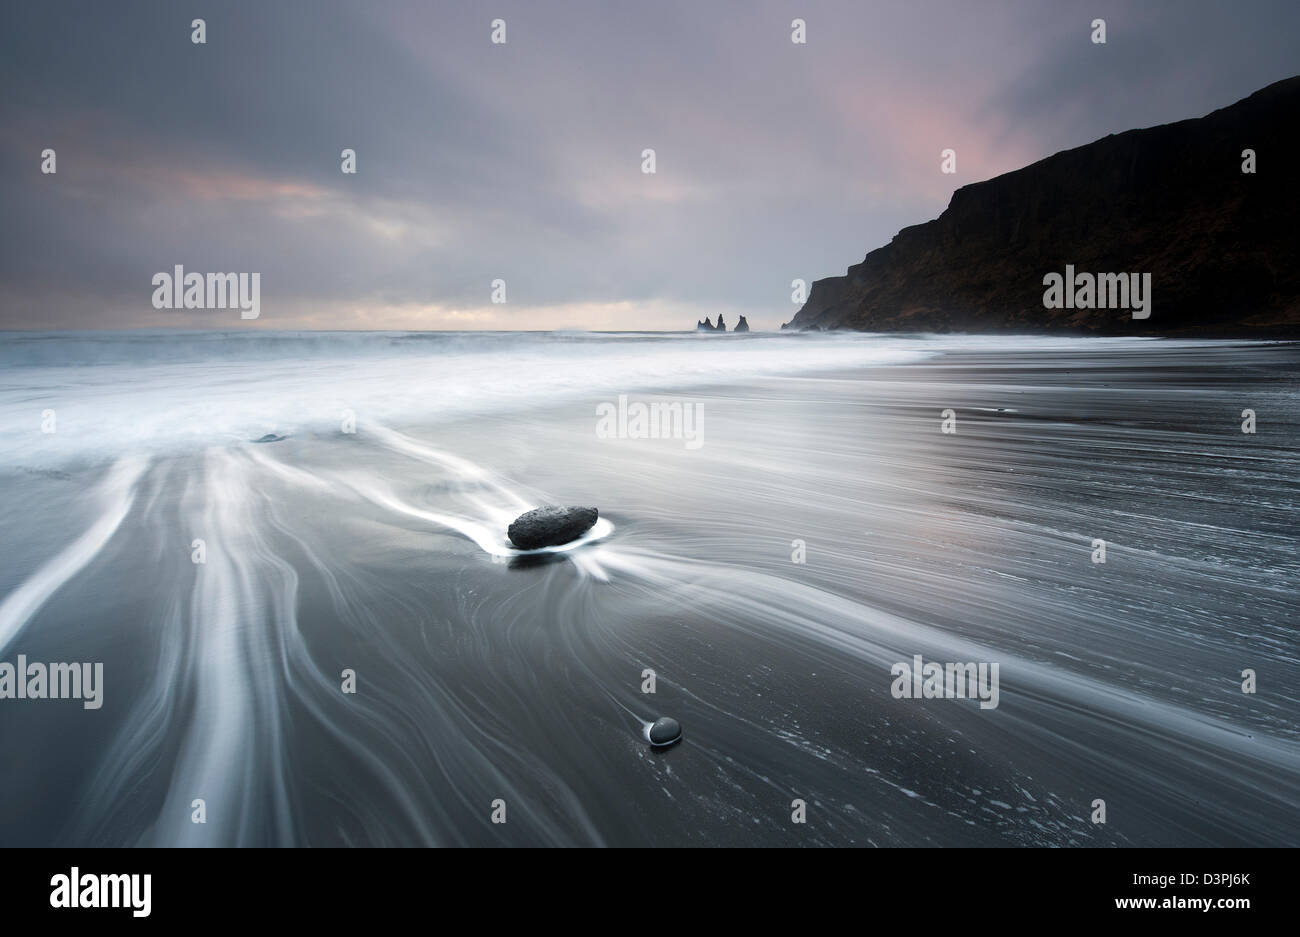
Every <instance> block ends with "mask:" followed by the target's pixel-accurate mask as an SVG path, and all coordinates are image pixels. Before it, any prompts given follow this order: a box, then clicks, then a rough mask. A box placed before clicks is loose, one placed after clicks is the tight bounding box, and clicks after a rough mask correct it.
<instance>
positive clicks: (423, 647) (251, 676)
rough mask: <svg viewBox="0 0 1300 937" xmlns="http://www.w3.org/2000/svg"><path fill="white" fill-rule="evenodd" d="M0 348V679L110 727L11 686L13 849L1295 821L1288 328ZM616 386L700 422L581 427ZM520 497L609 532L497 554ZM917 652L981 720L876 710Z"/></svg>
mask: <svg viewBox="0 0 1300 937" xmlns="http://www.w3.org/2000/svg"><path fill="white" fill-rule="evenodd" d="M0 365H2V366H3V372H2V373H3V377H2V378H0V478H2V479H3V486H4V489H3V490H4V493H5V497H4V498H3V499H0V527H2V529H3V531H4V541H3V542H4V563H3V565H2V567H0V646H2V647H3V649H2V650H0V662H4V661H7V662H11V663H12V662H16V661H17V659H18V655H20V654H21V655H24V656H25V657H26V659H27V660H29V661H43V662H99V663H102V664H103V674H104V676H103V698H102V706H101V707H100V708H98V709H86V708H85V707H84V706H83V705H82V703H81V702H79V701H76V700H66V699H65V700H33V699H21V700H20V699H0V737H3V738H4V739H5V742H6V744H5V746H4V747H3V750H2V751H0V843H2V844H4V845H183V846H209V845H363V844H364V845H425V844H427V845H512V844H513V845H791V846H802V845H879V846H892V845H935V846H943V845H951V846H960V845H1098V846H1115V845H1118V846H1133V845H1143V846H1146V845H1297V844H1300V819H1298V817H1300V811H1298V809H1297V808H1300V726H1298V725H1297V714H1300V690H1297V687H1300V641H1298V640H1297V628H1296V623H1295V608H1296V603H1295V598H1294V582H1295V577H1296V573H1297V571H1298V569H1300V559H1298V558H1297V556H1298V555H1297V550H1296V546H1297V537H1296V531H1297V530H1300V523H1297V521H1298V520H1300V517H1298V515H1300V508H1298V507H1297V505H1298V503H1300V497H1298V496H1300V475H1298V473H1297V470H1296V464H1297V463H1296V457H1297V452H1298V450H1300V406H1297V405H1298V404H1300V371H1298V369H1297V365H1300V346H1297V345H1296V344H1290V343H1230V342H1193V341H1169V340H1153V339H1073V338H1070V339H1064V338H1030V337H1009V336H1002V337H968V336H878V335H854V336H840V335H779V334H770V333H768V334H764V333H751V334H750V335H747V336H746V335H741V336H734V335H725V336H713V335H696V334H693V333H690V334H687V333H683V334H670V335H663V334H633V333H620V334H586V333H573V334H558V333H493V334H484V333H461V334H457V333H401V334H399V333H266V332H243V333H96V334H88V333H62V334H53V333H40V334H38V333H7V334H5V335H4V336H3V337H2V338H0ZM620 396H621V397H623V398H625V399H624V404H625V405H627V404H631V405H636V404H639V403H650V402H659V403H675V404H680V405H681V407H682V408H691V410H690V412H692V413H693V414H696V415H697V416H698V422H697V423H696V424H695V426H694V428H695V429H696V430H697V431H698V435H697V436H696V438H695V440H694V441H692V440H690V439H686V438H676V437H673V436H672V435H671V434H670V435H669V436H668V438H632V437H631V436H629V435H621V436H620V435H618V434H615V435H614V436H613V437H611V436H610V434H608V433H602V432H601V431H600V420H599V417H598V413H599V412H600V409H601V408H602V407H606V408H607V407H609V406H611V405H613V406H617V405H618V403H619V399H620ZM1245 409H1251V410H1253V411H1254V412H1255V414H1256V420H1257V426H1256V432H1255V433H1253V434H1246V433H1243V432H1242V431H1241V425H1242V419H1243V418H1242V411H1243V410H1245ZM945 410H951V411H952V414H953V416H954V418H955V420H956V423H955V429H956V432H954V433H944V432H942V431H941V427H942V423H943V412H944V411H945ZM353 429H354V430H355V431H351V430H353ZM43 430H53V431H52V432H50V431H43ZM266 434H273V435H275V436H280V437H284V438H282V439H279V440H278V441H274V442H268V443H257V442H254V441H253V440H256V439H259V438H261V437H262V436H264V435H266ZM547 503H563V504H589V505H595V506H597V507H599V508H600V511H601V517H602V520H601V524H600V525H599V526H598V527H597V528H596V529H595V530H593V531H592V533H591V534H590V535H588V536H587V537H586V538H584V540H583V541H582V542H581V543H579V544H577V545H575V546H573V547H572V548H570V549H566V550H564V551H555V552H553V553H543V554H523V555H521V554H520V553H519V551H515V550H513V549H512V548H511V546H510V544H509V543H508V542H507V541H506V539H505V536H504V531H505V527H506V526H507V525H508V523H509V522H510V520H512V519H513V518H514V517H515V516H516V515H517V514H519V513H520V512H522V511H523V510H525V509H527V508H529V507H532V506H535V505H538V504H547ZM1097 539H1101V540H1104V541H1105V542H1106V561H1105V562H1104V563H1096V562H1093V558H1094V555H1095V550H1096V548H1095V545H1094V541H1095V540H1097ZM196 541H202V548H201V549H202V553H203V556H202V559H203V562H195V561H194V560H195V556H196V553H195V551H196V549H197V548H196ZM918 654H919V655H922V657H923V659H924V660H925V661H938V662H984V663H996V664H997V665H998V668H999V670H998V673H999V692H998V700H997V706H996V707H992V708H982V707H981V706H980V705H979V702H978V701H977V700H973V699H906V698H896V697H895V695H894V694H893V693H892V692H891V687H892V686H893V684H894V683H895V678H894V676H893V674H892V672H891V668H893V667H894V666H895V665H896V664H899V663H904V662H906V663H909V664H910V663H911V662H912V661H913V659H914V656H915V655H918ZM1247 670H1249V671H1253V673H1254V674H1255V680H1256V686H1255V692H1253V693H1245V692H1243V690H1242V683H1243V679H1244V678H1243V671H1247ZM647 671H652V672H653V681H654V690H655V692H653V693H648V692H644V691H645V689H646V688H647V680H648V679H649V677H650V675H649V674H647ZM345 672H346V673H351V674H353V675H354V680H355V689H356V692H354V693H351V692H344V684H345V682H349V681H348V678H347V676H346V673H345ZM661 715H668V716H672V717H674V718H676V719H678V720H679V721H680V722H681V723H682V726H683V730H684V738H683V740H682V742H681V743H680V744H678V745H677V746H675V747H673V748H670V749H667V750H663V751H659V750H653V749H651V748H650V747H649V746H648V745H647V743H646V740H645V737H644V732H645V728H646V726H647V724H648V723H649V722H650V721H652V720H653V719H655V718H656V717H658V716H661ZM198 801H201V802H202V806H201V809H202V811H203V819H204V820H205V822H202V823H196V822H194V818H195V813H196V810H198V809H200V808H199V807H198V806H196V802H198ZM1097 801H1104V803H1105V810H1106V822H1105V823H1096V822H1093V818H1094V814H1095V813H1096V810H1097V807H1096V802H1097ZM800 804H802V805H803V806H802V808H800V807H799V805H800ZM799 809H802V811H803V814H804V817H805V818H806V822H802V823H799V822H793V821H792V813H795V812H796V811H797V810H799ZM494 819H495V820H498V821H500V820H504V822H494Z"/></svg>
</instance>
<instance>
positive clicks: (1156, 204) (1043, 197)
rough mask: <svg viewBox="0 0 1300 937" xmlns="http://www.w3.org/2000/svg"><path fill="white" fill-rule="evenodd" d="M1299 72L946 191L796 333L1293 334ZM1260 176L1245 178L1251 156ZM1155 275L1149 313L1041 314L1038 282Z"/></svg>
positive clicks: (853, 272)
mask: <svg viewBox="0 0 1300 937" xmlns="http://www.w3.org/2000/svg"><path fill="white" fill-rule="evenodd" d="M1297 114H1300V77H1296V78H1289V79H1287V80H1285V81H1280V82H1277V83H1276V84H1273V85H1269V86H1268V87H1267V88H1264V89H1263V90H1261V91H1257V92H1256V93H1255V94H1252V95H1251V96H1250V97H1248V98H1246V99H1245V100H1242V101H1238V102H1237V103H1236V104H1233V105H1231V106H1230V107H1225V108H1222V109H1221V110H1217V111H1215V112H1214V113H1212V114H1210V115H1209V116H1207V117H1202V118H1199V119H1194V120H1183V121H1179V122H1178V123H1173V124H1165V125H1163V126H1159V127H1151V128H1148V129H1145V130H1130V131H1127V132H1125V133H1121V134H1112V135H1111V136H1108V137H1105V138H1103V139H1101V140H1097V141H1096V142H1094V143H1089V144H1087V145H1086V146H1081V147H1078V148H1077V149H1073V150H1066V151H1064V152H1061V153H1057V154H1056V155H1054V156H1049V157H1048V158H1047V159H1044V160H1040V161H1039V162H1037V163H1034V164H1032V165H1030V166H1027V167H1025V168H1024V169H1019V170H1016V171H1015V172H1010V173H1007V174H1006V175H1002V176H998V177H997V178H995V179H990V180H988V181H986V182H977V183H975V184H973V185H967V186H963V187H962V188H960V189H958V190H957V191H956V192H955V193H953V196H952V200H951V202H949V204H948V208H947V210H946V211H945V212H944V213H943V214H942V215H940V216H939V217H938V218H937V219H936V220H934V221H929V222H926V223H925V224H920V225H915V226H913V227H910V228H904V229H903V230H902V231H900V232H898V234H897V235H895V236H894V239H893V241H891V242H890V243H889V244H888V245H886V246H884V247H881V248H879V249H877V250H874V251H872V252H871V253H869V254H867V256H866V258H865V259H864V260H863V261H862V263H860V264H857V265H856V266H853V267H850V268H849V270H848V274H847V275H846V276H842V277H830V278H828V279H825V280H818V281H817V282H816V283H814V284H813V288H812V291H811V292H810V293H809V296H808V301H807V302H806V303H805V304H804V306H803V308H802V309H800V310H799V312H798V313H797V314H796V315H795V317H794V319H793V320H792V321H791V322H790V323H789V325H790V327H791V328H794V329H814V328H818V327H820V328H822V329H862V330H868V331H900V330H901V331H948V330H959V331H992V330H1004V329H1012V330H1020V331H1037V330H1044V329H1060V330H1073V331H1078V332H1084V333H1094V334H1100V333H1112V334H1114V333H1122V334H1139V333H1145V334H1170V333H1192V334H1203V335H1220V336H1228V335H1261V334H1272V335H1297V334H1300V263H1297V262H1296V259H1297V257H1300V224H1297V220H1296V206H1297V205H1300V173H1297V172H1296V171H1295V169H1294V167H1293V166H1292V165H1291V160H1292V157H1293V154H1295V153H1296V152H1297V150H1300V120H1297ZM1247 149H1250V150H1253V151H1254V152H1255V154H1256V160H1257V165H1256V172H1254V173H1243V172H1242V163H1243V159H1244V158H1243V156H1242V152H1243V151H1244V150H1247ZM1067 264H1070V265H1072V266H1073V267H1074V270H1075V272H1076V273H1085V272H1086V273H1092V274H1097V273H1121V272H1137V273H1150V274H1151V281H1152V282H1151V291H1152V301H1151V315H1150V318H1148V319H1134V318H1133V317H1132V313H1131V312H1130V311H1128V310H1124V309H1046V308H1044V305H1043V293H1044V284H1043V277H1044V276H1045V275H1046V274H1049V273H1058V274H1064V272H1065V267H1066V265H1067Z"/></svg>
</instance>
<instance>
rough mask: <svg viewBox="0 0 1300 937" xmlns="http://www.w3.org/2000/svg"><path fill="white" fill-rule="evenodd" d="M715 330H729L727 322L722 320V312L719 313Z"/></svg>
mask: <svg viewBox="0 0 1300 937" xmlns="http://www.w3.org/2000/svg"><path fill="white" fill-rule="evenodd" d="M714 331H715V332H725V331H727V323H725V322H723V321H722V313H718V327H717V328H716V329H714Z"/></svg>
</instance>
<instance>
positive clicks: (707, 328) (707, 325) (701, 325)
mask: <svg viewBox="0 0 1300 937" xmlns="http://www.w3.org/2000/svg"><path fill="white" fill-rule="evenodd" d="M695 331H697V332H716V331H717V329H715V328H714V327H713V323H712V322H710V321H709V317H708V316H705V317H704V321H703V322H697V323H695Z"/></svg>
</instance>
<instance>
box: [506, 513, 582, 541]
mask: <svg viewBox="0 0 1300 937" xmlns="http://www.w3.org/2000/svg"><path fill="white" fill-rule="evenodd" d="M598 517H600V512H599V511H597V510H596V509H595V508H564V507H559V506H557V505H548V506H547V507H542V508H533V509H532V510H531V511H525V512H524V513H523V514H520V515H519V516H518V517H516V518H515V520H514V523H512V524H511V525H510V528H509V530H508V531H507V532H506V533H507V534H508V535H509V537H510V542H511V543H513V544H514V545H515V546H517V547H518V548H519V549H521V550H537V549H540V548H541V547H558V546H559V545H560V544H562V543H568V542H570V541H571V540H577V539H578V538H579V537H581V536H582V535H583V534H585V533H586V532H587V531H589V530H591V528H592V527H593V526H594V525H595V523H596V519H597V518H598Z"/></svg>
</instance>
